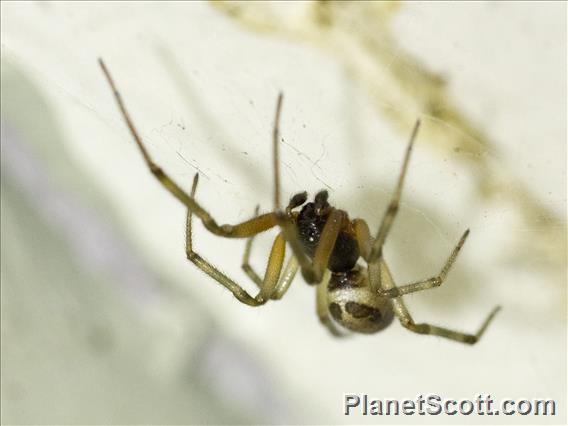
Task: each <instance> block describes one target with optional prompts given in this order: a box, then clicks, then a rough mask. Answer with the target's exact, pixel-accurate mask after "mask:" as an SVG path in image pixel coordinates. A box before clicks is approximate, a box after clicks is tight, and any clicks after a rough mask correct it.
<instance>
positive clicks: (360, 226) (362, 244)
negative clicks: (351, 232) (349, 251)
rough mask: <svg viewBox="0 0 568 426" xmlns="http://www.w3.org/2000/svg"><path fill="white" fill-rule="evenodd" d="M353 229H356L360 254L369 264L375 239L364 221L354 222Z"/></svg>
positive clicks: (357, 220)
mask: <svg viewBox="0 0 568 426" xmlns="http://www.w3.org/2000/svg"><path fill="white" fill-rule="evenodd" d="M353 228H354V229H355V239H356V240H357V245H358V246H359V253H361V257H362V258H363V259H365V260H366V261H367V262H369V255H370V254H371V248H372V247H373V238H372V237H371V232H370V231H369V225H367V222H365V221H364V220H363V219H355V220H353Z"/></svg>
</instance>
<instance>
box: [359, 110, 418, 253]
mask: <svg viewBox="0 0 568 426" xmlns="http://www.w3.org/2000/svg"><path fill="white" fill-rule="evenodd" d="M419 127H420V120H417V121H416V124H415V125H414V129H413V130H412V134H411V136H410V140H409V142H408V147H407V148H406V154H405V155H404V161H403V163H402V169H401V170H400V175H399V177H398V182H397V184H396V188H395V190H394V193H393V194H392V197H391V201H390V203H389V205H388V207H387V210H386V212H385V214H384V216H383V220H382V221H381V226H380V227H379V231H378V232H377V236H376V238H375V242H374V244H373V247H372V249H371V253H370V255H369V261H370V262H373V261H375V260H376V259H378V258H380V257H381V256H382V252H383V245H384V243H385V240H386V238H387V235H388V233H389V231H390V229H391V227H392V224H393V222H394V219H395V217H396V214H397V213H398V206H399V203H400V197H401V194H402V187H403V184H404V177H405V176H406V170H407V169H408V162H409V160H410V154H411V152H412V146H413V145H414V140H415V139H416V134H417V133H418V128H419Z"/></svg>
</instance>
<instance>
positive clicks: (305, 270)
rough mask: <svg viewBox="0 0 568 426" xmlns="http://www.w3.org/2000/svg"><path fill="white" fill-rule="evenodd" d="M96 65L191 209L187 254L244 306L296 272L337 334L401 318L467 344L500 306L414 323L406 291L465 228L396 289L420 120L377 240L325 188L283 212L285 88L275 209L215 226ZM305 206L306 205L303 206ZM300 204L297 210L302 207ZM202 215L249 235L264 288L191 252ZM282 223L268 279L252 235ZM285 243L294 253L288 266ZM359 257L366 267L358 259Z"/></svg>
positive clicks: (230, 231)
mask: <svg viewBox="0 0 568 426" xmlns="http://www.w3.org/2000/svg"><path fill="white" fill-rule="evenodd" d="M99 64H100V66H101V68H102V71H103V73H104V74H105V76H106V79H107V81H108V84H109V85H110V87H111V89H112V91H113V93H114V97H115V100H116V102H117V104H118V107H119V109H120V112H121V114H122V117H123V119H124V121H125V122H126V125H127V126H128V128H129V130H130V133H131V135H132V137H133V139H134V141H135V142H136V145H137V146H138V148H139V150H140V152H141V154H142V157H143V158H144V161H145V162H146V165H147V166H148V168H149V169H150V172H152V174H153V175H154V176H155V177H156V179H157V180H158V181H159V182H160V183H161V184H162V185H163V187H164V188H165V189H167V190H168V191H169V192H170V193H171V194H172V195H173V196H174V197H176V198H177V199H178V200H179V201H180V202H181V203H182V204H183V205H184V206H186V207H187V219H186V255H187V259H188V260H190V261H191V262H192V263H193V264H195V265H196V266H197V267H198V268H199V269H201V270H202V271H203V272H205V273H206V274H207V275H209V276H210V277H211V278H213V279H214V280H215V281H217V282H218V283H219V284H221V285H222V286H224V287H225V288H227V289H228V290H229V291H230V292H231V293H233V295H234V296H235V297H236V298H237V299H238V300H239V301H240V302H242V303H244V304H246V305H249V306H260V305H264V304H265V303H266V302H268V301H269V300H279V299H281V298H282V297H283V296H284V294H286V291H287V290H288V288H289V287H290V284H291V283H292V280H293V279H294V277H295V275H296V273H297V272H298V269H300V270H301V272H302V275H303V277H304V280H305V281H306V282H307V283H308V284H310V285H315V286H316V310H317V315H318V317H319V320H320V321H321V323H322V324H323V325H324V326H325V327H326V328H327V329H328V330H329V332H330V333H331V334H333V335H335V336H342V335H343V333H342V332H341V331H340V330H341V329H340V327H338V325H339V326H342V327H344V328H346V329H348V330H351V331H354V332H359V333H368V334H370V333H376V332H378V331H381V330H383V329H384V328H386V327H387V326H389V325H390V324H391V323H392V321H393V319H394V317H395V316H396V317H397V318H398V320H399V322H400V323H401V324H402V326H403V327H405V328H407V329H408V330H410V331H412V332H414V333H419V334H430V335H435V336H440V337H444V338H447V339H451V340H455V341H458V342H462V343H467V344H474V343H476V342H477V341H478V340H479V339H480V338H481V336H482V335H483V333H484V332H485V330H486V329H487V327H488V326H489V324H490V322H491V321H492V320H493V318H494V317H495V315H496V314H497V312H498V311H499V309H500V307H499V306H497V307H495V308H494V309H493V310H492V311H491V312H490V313H489V315H488V316H487V317H486V319H485V321H484V322H483V323H482V325H481V327H480V328H479V330H478V331H477V333H475V334H466V333H461V332H458V331H454V330H451V329H448V328H442V327H438V326H434V325H430V324H427V323H416V322H414V320H413V318H412V316H411V315H410V313H409V312H408V309H407V308H406V306H405V304H404V301H403V296H404V295H406V294H410V293H415V292H418V291H422V290H427V289H431V288H435V287H438V286H440V285H441V284H442V282H443V281H444V280H445V278H446V276H447V274H448V272H449V270H450V268H451V266H452V265H453V263H454V261H455V260H456V257H457V256H458V254H459V252H460V250H461V248H462V246H463V245H464V243H465V240H466V238H467V236H468V235H469V229H468V230H466V231H465V232H464V234H463V235H462V237H461V238H460V240H459V242H458V243H457V245H456V246H455V248H454V249H453V250H452V252H451V254H450V256H449V258H448V260H447V261H446V263H445V264H444V266H443V267H442V270H441V271H440V273H439V274H438V275H436V276H434V277H432V278H428V279H425V280H420V281H417V282H413V283H410V284H406V285H402V286H397V285H396V284H395V281H394V279H393V277H392V275H391V273H390V271H389V268H388V266H387V264H386V262H385V260H384V257H383V245H384V243H385V241H386V239H387V236H388V234H389V231H390V229H391V227H392V224H393V222H394V219H395V217H396V215H397V212H398V209H399V201H400V198H401V193H402V187H403V183H404V178H405V175H406V171H407V168H408V163H409V160H410V154H411V152H412V147H413V144H414V141H415V139H416V135H417V133H418V128H419V126H420V121H419V120H418V121H417V122H416V124H415V125H414V129H413V131H412V134H411V136H410V140H409V142H408V145H407V148H406V152H405V155H404V160H403V163H402V168H401V171H400V175H399V177H398V181H397V184H396V187H395V190H394V192H393V194H392V196H391V200H390V203H389V205H388V207H387V209H386V212H385V214H384V216H383V218H382V221H381V224H380V226H379V230H378V232H377V234H376V236H375V237H373V236H371V233H370V230H369V226H368V225H367V223H366V222H365V221H364V220H362V219H353V220H350V219H349V216H348V214H347V212H345V211H343V210H340V209H337V208H335V207H332V206H331V205H330V204H329V202H328V193H327V191H325V190H323V191H320V192H318V193H317V194H316V195H315V197H314V200H313V201H312V202H307V203H306V201H307V198H308V197H307V192H300V193H297V194H295V195H293V196H292V197H291V198H290V201H289V202H288V205H287V206H286V208H285V209H282V208H281V204H280V174H279V173H280V172H279V161H278V145H279V144H278V141H279V122H280V112H281V109H282V99H283V95H282V93H280V94H279V96H278V100H277V103H276V113H275V118H274V127H273V132H272V148H273V162H274V164H273V171H274V176H273V178H274V211H272V212H270V213H265V214H261V215H259V214H258V206H257V207H256V210H255V215H254V217H253V218H252V219H249V220H247V221H244V222H242V223H239V224H236V225H218V224H217V222H216V221H215V220H214V219H213V217H212V216H211V215H210V214H209V213H208V212H207V211H206V210H205V209H204V208H203V207H202V206H201V205H200V204H199V203H198V202H197V200H196V195H195V192H196V189H197V183H198V180H199V174H195V176H194V179H193V185H192V188H191V192H190V194H187V193H186V192H185V191H184V190H183V189H181V188H180V187H179V186H178V185H177V184H176V183H175V182H174V181H173V180H172V179H171V178H170V177H169V176H168V175H167V174H166V173H165V172H164V171H163V170H162V169H161V168H160V167H159V166H158V165H157V164H156V163H154V161H153V160H152V158H151V157H150V155H149V154H148V151H147V150H146V148H145V146H144V144H143V143H142V139H141V138H140V136H139V135H138V132H137V130H136V128H135V126H134V123H133V121H132V119H131V118H130V115H129V114H128V112H127V110H126V107H125V105H124V103H123V101H122V97H121V95H120V93H119V92H118V90H117V89H116V86H115V84H114V81H113V79H112V77H111V75H110V73H109V71H108V70H107V68H106V66H105V64H104V62H103V61H102V59H99ZM300 207H301V209H300ZM298 209H299V210H298ZM194 215H195V216H197V217H198V218H199V219H201V221H202V222H203V225H204V226H205V228H206V229H207V230H208V231H209V232H211V233H213V234H215V235H218V236H220V237H225V238H247V239H248V240H247V242H246V247H245V252H244V257H243V263H242V268H243V270H244V271H245V273H246V274H247V275H248V277H250V279H251V280H252V281H253V282H254V283H255V284H256V285H257V286H258V287H259V291H258V293H257V294H256V296H251V295H250V294H249V293H248V292H247V291H246V290H245V289H243V287H241V286H240V285H239V284H238V283H237V282H235V281H234V280H233V279H231V278H230V277H228V276H227V275H225V274H224V273H223V272H221V271H220V270H219V269H218V268H217V267H215V266H214V265H213V264H211V263H209V262H208V261H207V260H205V259H204V258H203V257H202V256H200V255H199V254H198V253H197V252H196V251H194V249H193V238H192V218H193V216H194ZM274 227H277V228H279V230H280V232H279V233H278V235H277V236H276V238H275V240H274V243H273V244H272V249H271V251H270V255H269V258H268V264H267V267H266V271H265V273H264V277H262V278H261V277H260V276H259V275H258V274H257V273H256V272H255V271H254V269H253V268H252V267H251V266H250V264H249V256H250V252H251V248H252V243H253V239H254V237H255V236H256V235H258V234H260V233H261V232H264V231H266V230H268V229H270V228H274ZM286 244H288V245H289V246H290V247H291V249H292V256H290V257H289V260H288V262H287V263H286V265H285V266H284V257H285V251H286ZM359 258H362V259H363V261H364V262H365V263H366V267H365V266H362V265H360V264H359V263H358V261H359Z"/></svg>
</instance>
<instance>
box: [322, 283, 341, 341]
mask: <svg viewBox="0 0 568 426" xmlns="http://www.w3.org/2000/svg"><path fill="white" fill-rule="evenodd" d="M328 281H329V273H326V274H325V276H324V279H323V281H322V282H321V283H319V284H318V285H317V287H316V311H317V314H318V318H319V320H320V322H321V323H322V325H323V326H325V328H327V329H328V331H329V332H330V333H331V334H332V335H333V336H335V337H345V334H343V333H341V332H340V331H339V329H338V328H337V327H336V325H335V324H334V323H333V321H332V319H331V317H330V315H329V308H328V306H327V283H328Z"/></svg>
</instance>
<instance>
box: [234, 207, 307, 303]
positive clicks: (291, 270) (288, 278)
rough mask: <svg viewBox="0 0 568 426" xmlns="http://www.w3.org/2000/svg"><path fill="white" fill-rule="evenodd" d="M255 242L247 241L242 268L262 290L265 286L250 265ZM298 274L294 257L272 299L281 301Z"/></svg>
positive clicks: (251, 238) (286, 267)
mask: <svg viewBox="0 0 568 426" xmlns="http://www.w3.org/2000/svg"><path fill="white" fill-rule="evenodd" d="M258 209H259V206H256V209H255V216H256V215H258ZM253 240H254V236H252V237H250V238H248V239H247V243H246V247H245V253H244V256H243V264H242V268H243V270H244V271H245V273H246V274H247V275H248V276H249V278H250V279H251V280H252V281H254V282H255V283H256V285H257V286H258V287H259V288H262V284H263V282H262V279H261V278H260V276H259V275H258V274H257V273H256V271H255V270H254V269H253V267H252V266H251V265H250V263H249V258H250V253H251V250H252V243H253ZM297 272H298V261H297V260H296V258H295V257H294V256H293V255H292V256H290V258H289V259H288V262H287V263H286V266H285V267H284V271H283V272H282V274H281V275H280V279H279V280H278V284H277V285H276V287H275V288H274V292H273V294H272V295H271V299H275V300H277V299H280V298H281V297H282V296H283V295H284V293H286V291H287V290H288V288H289V287H290V284H292V281H293V280H294V277H295V276H296V273H297Z"/></svg>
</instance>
